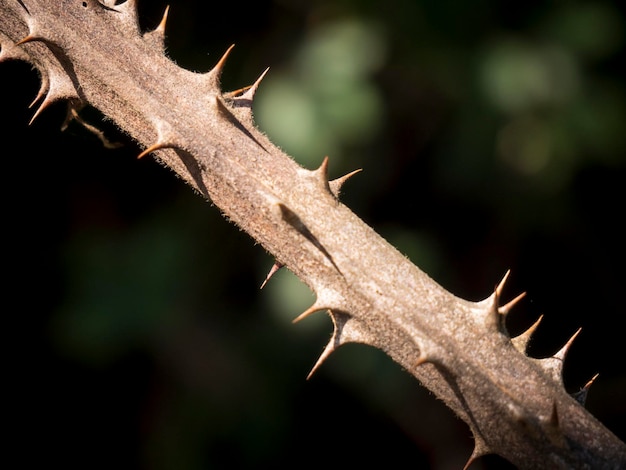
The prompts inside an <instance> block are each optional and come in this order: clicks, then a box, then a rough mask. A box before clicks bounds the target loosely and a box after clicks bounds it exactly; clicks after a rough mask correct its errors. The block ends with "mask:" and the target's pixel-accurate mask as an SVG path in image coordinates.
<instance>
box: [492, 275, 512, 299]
mask: <svg viewBox="0 0 626 470" xmlns="http://www.w3.org/2000/svg"><path fill="white" fill-rule="evenodd" d="M510 274H511V270H510V269H509V270H507V272H506V274H505V275H504V277H503V278H502V280H501V281H500V284H498V285H497V286H496V290H495V293H496V303H497V301H498V299H499V298H500V297H501V296H502V291H503V290H504V285H505V284H506V281H507V280H508V279H509V275H510Z"/></svg>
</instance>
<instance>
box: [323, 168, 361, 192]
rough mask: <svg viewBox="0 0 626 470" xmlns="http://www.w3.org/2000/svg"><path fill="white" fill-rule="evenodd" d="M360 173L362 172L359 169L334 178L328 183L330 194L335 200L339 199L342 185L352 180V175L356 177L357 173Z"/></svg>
mask: <svg viewBox="0 0 626 470" xmlns="http://www.w3.org/2000/svg"><path fill="white" fill-rule="evenodd" d="M361 171H363V170H362V169H361V168H359V169H358V170H354V171H351V172H350V173H348V174H347V175H343V176H341V177H339V178H336V179H334V180H332V181H329V182H328V186H329V187H330V190H331V192H332V193H333V194H334V195H335V197H336V198H338V197H339V193H340V192H341V188H342V187H343V184H344V183H345V182H346V181H348V180H349V179H350V178H352V177H353V176H354V175H356V174H357V173H360V172H361Z"/></svg>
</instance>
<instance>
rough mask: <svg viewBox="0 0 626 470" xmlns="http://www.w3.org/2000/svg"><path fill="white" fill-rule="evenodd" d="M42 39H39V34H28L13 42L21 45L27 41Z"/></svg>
mask: <svg viewBox="0 0 626 470" xmlns="http://www.w3.org/2000/svg"><path fill="white" fill-rule="evenodd" d="M42 40H43V39H41V38H40V37H39V36H34V35H32V34H29V35H28V36H26V37H25V38H24V39H21V40H19V41H17V42H16V43H15V45H16V46H21V45H22V44H26V43H28V42H35V41H42Z"/></svg>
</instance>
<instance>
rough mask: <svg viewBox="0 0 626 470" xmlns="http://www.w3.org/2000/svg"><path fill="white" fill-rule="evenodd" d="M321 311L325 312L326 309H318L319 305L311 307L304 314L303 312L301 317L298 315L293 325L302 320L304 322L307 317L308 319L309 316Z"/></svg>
mask: <svg viewBox="0 0 626 470" xmlns="http://www.w3.org/2000/svg"><path fill="white" fill-rule="evenodd" d="M320 310H324V307H318V306H317V303H315V304H313V305H311V306H310V307H309V308H307V309H306V310H305V311H304V312H302V313H301V314H300V315H298V316H297V317H296V318H294V319H293V320H292V323H298V322H299V321H301V320H304V319H305V318H306V317H308V316H309V315H312V314H314V313H315V312H318V311H320Z"/></svg>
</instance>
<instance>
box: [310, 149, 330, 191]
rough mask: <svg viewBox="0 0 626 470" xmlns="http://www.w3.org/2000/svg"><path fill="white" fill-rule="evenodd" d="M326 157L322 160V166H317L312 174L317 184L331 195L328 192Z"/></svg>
mask: <svg viewBox="0 0 626 470" xmlns="http://www.w3.org/2000/svg"><path fill="white" fill-rule="evenodd" d="M328 160H329V159H328V155H327V156H325V157H324V160H322V164H321V165H320V166H319V168H318V169H317V170H315V171H314V172H313V174H314V175H315V177H316V178H317V181H318V184H319V185H320V186H321V187H322V189H323V190H325V191H328V192H329V193H332V191H331V190H330V185H329V183H328Z"/></svg>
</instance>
